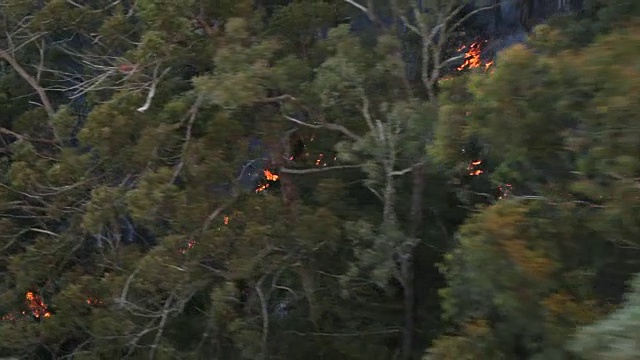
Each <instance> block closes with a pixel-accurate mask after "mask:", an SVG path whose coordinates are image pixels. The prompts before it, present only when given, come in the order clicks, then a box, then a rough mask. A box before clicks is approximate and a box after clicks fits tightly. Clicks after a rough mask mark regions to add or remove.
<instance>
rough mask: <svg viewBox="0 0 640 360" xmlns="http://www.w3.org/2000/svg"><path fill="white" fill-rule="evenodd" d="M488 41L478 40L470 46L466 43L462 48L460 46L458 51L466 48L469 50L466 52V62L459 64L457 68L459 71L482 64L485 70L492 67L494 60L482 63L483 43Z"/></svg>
mask: <svg viewBox="0 0 640 360" xmlns="http://www.w3.org/2000/svg"><path fill="white" fill-rule="evenodd" d="M486 42H487V41H486V40H485V41H482V42H481V41H476V42H474V43H472V44H471V45H469V46H468V47H467V46H466V45H462V46H461V47H460V48H458V51H462V50H464V49H467V48H468V50H467V52H466V53H465V54H464V63H462V65H460V66H458V68H457V70H458V71H462V70H465V69H475V68H478V67H480V66H484V68H485V70H487V69H489V67H491V65H493V61H488V62H486V63H484V64H483V63H482V57H481V55H482V44H483V43H486Z"/></svg>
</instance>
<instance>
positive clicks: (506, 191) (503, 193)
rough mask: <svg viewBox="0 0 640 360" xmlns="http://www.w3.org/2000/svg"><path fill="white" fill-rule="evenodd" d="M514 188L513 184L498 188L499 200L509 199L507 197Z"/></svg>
mask: <svg viewBox="0 0 640 360" xmlns="http://www.w3.org/2000/svg"><path fill="white" fill-rule="evenodd" d="M512 188H513V186H512V185H511V184H504V185H500V186H498V191H499V192H500V195H498V199H499V200H501V199H504V198H505V197H507V195H509V193H510V192H511V189H512Z"/></svg>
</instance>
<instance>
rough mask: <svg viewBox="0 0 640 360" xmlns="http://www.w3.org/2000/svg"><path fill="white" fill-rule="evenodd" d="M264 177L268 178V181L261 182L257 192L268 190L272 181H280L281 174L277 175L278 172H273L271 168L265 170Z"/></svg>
mask: <svg viewBox="0 0 640 360" xmlns="http://www.w3.org/2000/svg"><path fill="white" fill-rule="evenodd" d="M264 178H265V179H266V180H267V182H266V183H264V184H260V185H259V186H258V187H257V188H256V193H259V192H263V191H265V190H267V188H269V186H271V184H270V182H275V181H278V179H279V178H280V176H279V175H277V174H274V173H272V172H271V171H269V170H264Z"/></svg>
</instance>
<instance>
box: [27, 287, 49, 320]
mask: <svg viewBox="0 0 640 360" xmlns="http://www.w3.org/2000/svg"><path fill="white" fill-rule="evenodd" d="M25 298H26V300H27V306H28V307H29V310H31V313H32V314H33V316H35V317H36V318H38V319H39V318H49V317H51V313H50V312H49V307H48V306H47V304H45V303H44V301H43V300H42V297H40V296H39V295H38V294H35V293H34V292H32V291H27V293H26V294H25Z"/></svg>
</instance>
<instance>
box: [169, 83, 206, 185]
mask: <svg viewBox="0 0 640 360" xmlns="http://www.w3.org/2000/svg"><path fill="white" fill-rule="evenodd" d="M203 98H204V96H202V95H200V96H198V98H197V99H196V102H195V103H194V104H193V106H191V109H189V114H188V116H189V122H188V123H187V131H186V134H185V139H184V143H183V144H182V151H181V152H180V154H181V156H180V162H179V163H178V165H177V166H176V168H175V170H174V171H173V176H172V177H171V181H170V182H169V183H170V184H173V183H175V181H176V179H177V178H178V176H179V175H180V172H181V171H182V168H183V167H184V158H185V156H186V155H185V154H186V153H187V149H188V147H189V143H190V141H191V131H192V129H193V124H194V122H195V120H196V116H197V115H198V108H200V104H202V100H203Z"/></svg>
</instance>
